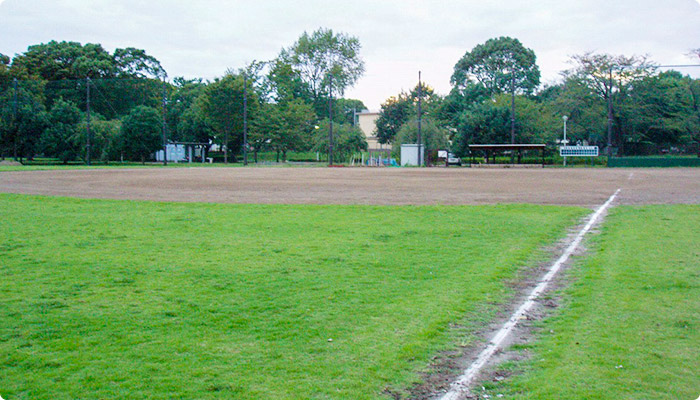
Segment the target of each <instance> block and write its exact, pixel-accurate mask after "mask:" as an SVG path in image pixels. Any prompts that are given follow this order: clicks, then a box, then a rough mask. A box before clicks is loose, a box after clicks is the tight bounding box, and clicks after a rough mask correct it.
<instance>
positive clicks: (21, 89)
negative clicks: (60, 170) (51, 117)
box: [0, 81, 48, 161]
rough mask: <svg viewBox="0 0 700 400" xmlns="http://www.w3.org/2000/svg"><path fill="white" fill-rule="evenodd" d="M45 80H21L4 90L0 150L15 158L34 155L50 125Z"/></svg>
mask: <svg viewBox="0 0 700 400" xmlns="http://www.w3.org/2000/svg"><path fill="white" fill-rule="evenodd" d="M43 89H44V84H43V82H37V81H29V82H18V84H17V91H15V90H14V88H13V87H12V86H10V87H9V88H7V89H5V90H4V91H2V92H0V152H1V153H2V156H3V157H4V156H5V155H8V154H11V155H12V156H13V157H14V159H15V160H20V161H21V160H22V158H23V157H27V158H29V159H31V158H32V157H33V156H34V155H35V154H37V153H38V152H39V151H40V137H41V134H42V133H43V132H44V129H46V126H47V125H48V115H47V113H46V108H45V107H44V102H45V99H44V97H43V93H44V90H43Z"/></svg>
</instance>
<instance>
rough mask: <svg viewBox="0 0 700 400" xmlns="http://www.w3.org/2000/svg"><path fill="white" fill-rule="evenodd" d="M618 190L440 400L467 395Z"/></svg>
mask: <svg viewBox="0 0 700 400" xmlns="http://www.w3.org/2000/svg"><path fill="white" fill-rule="evenodd" d="M620 190H621V189H617V190H616V191H615V193H613V195H612V196H610V198H609V199H608V201H606V202H605V203H604V204H603V205H602V206H600V207H598V209H597V210H596V211H595V212H594V213H593V214H592V215H591V217H590V218H589V219H588V223H586V225H585V226H584V227H583V228H582V229H581V230H580V231H579V233H578V234H577V235H576V237H575V238H574V240H573V241H572V242H571V244H569V246H568V247H567V248H566V250H565V251H564V253H563V254H562V255H561V256H560V257H559V258H558V259H557V261H555V262H554V264H552V266H551V267H549V271H547V273H546V274H545V275H544V276H543V277H542V279H541V280H540V281H539V283H538V284H537V286H536V287H535V288H534V289H533V290H532V292H530V295H529V296H528V297H527V299H526V300H525V302H524V303H523V304H521V305H520V307H518V309H517V310H516V311H515V312H514V313H513V315H511V317H510V319H509V320H508V321H506V323H505V324H503V326H502V327H501V329H500V330H499V331H498V332H497V333H496V335H495V336H494V337H493V338H492V339H491V341H490V342H489V344H488V346H486V348H485V349H484V350H483V351H482V352H481V353H479V356H478V357H477V358H476V360H474V362H473V363H472V364H471V365H470V366H469V368H467V369H466V370H465V371H464V373H463V374H462V375H460V376H459V377H458V378H457V380H456V381H455V382H453V383H452V385H450V389H449V390H448V391H447V393H445V394H444V395H443V396H442V397H441V398H440V400H459V399H460V398H461V397H462V396H465V395H467V394H468V393H469V385H470V384H471V383H472V381H473V380H474V378H475V377H476V375H477V374H478V373H479V372H480V371H481V369H482V368H483V367H484V365H486V363H487V362H488V361H489V359H490V358H491V357H492V356H493V355H494V353H496V351H497V350H498V349H499V348H500V347H501V346H502V345H503V342H504V341H505V339H506V338H507V337H508V335H510V333H511V332H512V331H513V329H515V326H516V325H517V324H518V321H519V320H520V319H521V318H523V317H525V314H526V313H527V312H528V311H530V309H531V308H532V307H533V306H534V305H535V299H537V297H539V295H540V294H542V292H543V291H544V290H545V289H546V288H547V285H548V284H549V282H550V281H551V280H552V278H554V276H555V275H556V274H557V273H558V272H559V270H560V269H561V267H562V265H563V264H564V263H565V262H566V261H567V260H568V259H569V257H570V256H571V254H573V253H574V251H575V250H576V248H577V247H578V246H579V244H581V241H582V240H583V237H584V236H585V235H586V233H588V231H590V230H591V228H592V227H593V225H594V224H595V223H596V221H597V220H598V218H600V216H601V214H603V212H605V210H606V209H607V208H608V207H609V206H610V204H611V203H612V202H613V201H614V200H615V197H617V194H618V193H620Z"/></svg>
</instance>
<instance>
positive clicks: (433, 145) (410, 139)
mask: <svg viewBox="0 0 700 400" xmlns="http://www.w3.org/2000/svg"><path fill="white" fill-rule="evenodd" d="M447 137H448V132H447V130H445V129H443V128H441V127H440V126H439V125H438V124H436V123H435V122H433V121H432V120H431V119H422V120H421V142H422V143H423V145H425V149H426V150H427V151H431V150H441V149H446V148H448V147H449V141H448V140H447ZM417 141H418V120H416V119H415V118H414V119H411V120H410V121H408V122H407V123H405V124H403V126H402V127H401V129H399V132H398V134H397V135H396V139H395V140H394V144H396V146H394V147H393V150H392V152H393V153H394V156H395V157H398V155H399V154H400V151H401V146H400V145H402V144H411V143H417Z"/></svg>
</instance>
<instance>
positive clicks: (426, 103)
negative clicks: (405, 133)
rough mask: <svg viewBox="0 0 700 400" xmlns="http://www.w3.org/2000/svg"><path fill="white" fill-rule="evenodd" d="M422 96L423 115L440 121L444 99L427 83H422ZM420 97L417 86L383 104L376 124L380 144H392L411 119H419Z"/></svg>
mask: <svg viewBox="0 0 700 400" xmlns="http://www.w3.org/2000/svg"><path fill="white" fill-rule="evenodd" d="M420 94H421V96H422V97H421V98H422V112H423V114H424V115H431V116H432V117H433V121H438V120H439V119H440V116H441V109H442V107H443V105H442V102H443V100H444V99H443V98H442V97H440V96H439V95H437V94H436V93H435V90H434V89H433V88H432V87H430V86H428V85H427V84H426V83H425V82H423V83H421V89H420ZM418 95H419V88H418V85H416V87H415V88H413V90H411V91H410V92H409V93H406V92H403V91H402V92H401V93H399V94H398V96H392V97H389V98H388V99H386V101H384V103H382V105H381V110H380V111H379V118H377V122H376V126H377V137H378V139H379V142H380V143H392V142H393V140H394V137H395V136H396V135H397V134H398V132H399V130H400V129H401V127H402V126H403V125H404V124H405V123H406V122H408V121H409V120H410V119H411V118H417V115H418Z"/></svg>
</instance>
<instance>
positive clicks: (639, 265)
mask: <svg viewBox="0 0 700 400" xmlns="http://www.w3.org/2000/svg"><path fill="white" fill-rule="evenodd" d="M592 247H593V251H594V252H595V253H594V255H593V256H591V257H590V258H589V259H587V260H585V262H584V263H583V264H582V265H581V266H580V267H579V268H577V270H576V272H575V275H576V276H575V279H576V283H575V284H574V285H573V287H572V288H571V289H570V290H568V291H567V292H566V294H565V296H566V298H567V299H568V301H569V304H568V305H567V306H566V307H565V308H564V309H562V310H561V312H560V314H559V315H557V316H556V317H554V318H551V319H549V320H548V321H546V322H545V323H544V327H543V329H542V332H543V333H542V337H541V340H539V341H538V342H537V343H536V344H535V345H534V346H532V349H531V350H532V352H533V354H534V355H533V357H532V359H531V360H530V361H528V362H526V363H524V364H522V365H517V364H516V365H514V366H511V367H513V368H514V369H515V370H519V371H521V372H523V373H522V374H519V375H515V376H513V377H512V378H511V379H509V380H506V381H504V382H505V383H502V384H500V385H496V386H491V385H487V386H489V387H490V392H491V395H492V396H496V395H497V394H503V395H504V398H507V399H669V400H670V399H691V400H692V399H696V398H697V397H698V395H700V206H697V205H678V206H645V207H618V208H615V209H613V210H612V212H611V215H609V216H608V218H607V220H606V222H605V226H604V228H603V231H602V234H601V235H599V236H598V237H597V238H596V239H595V242H594V243H593V246H592Z"/></svg>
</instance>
